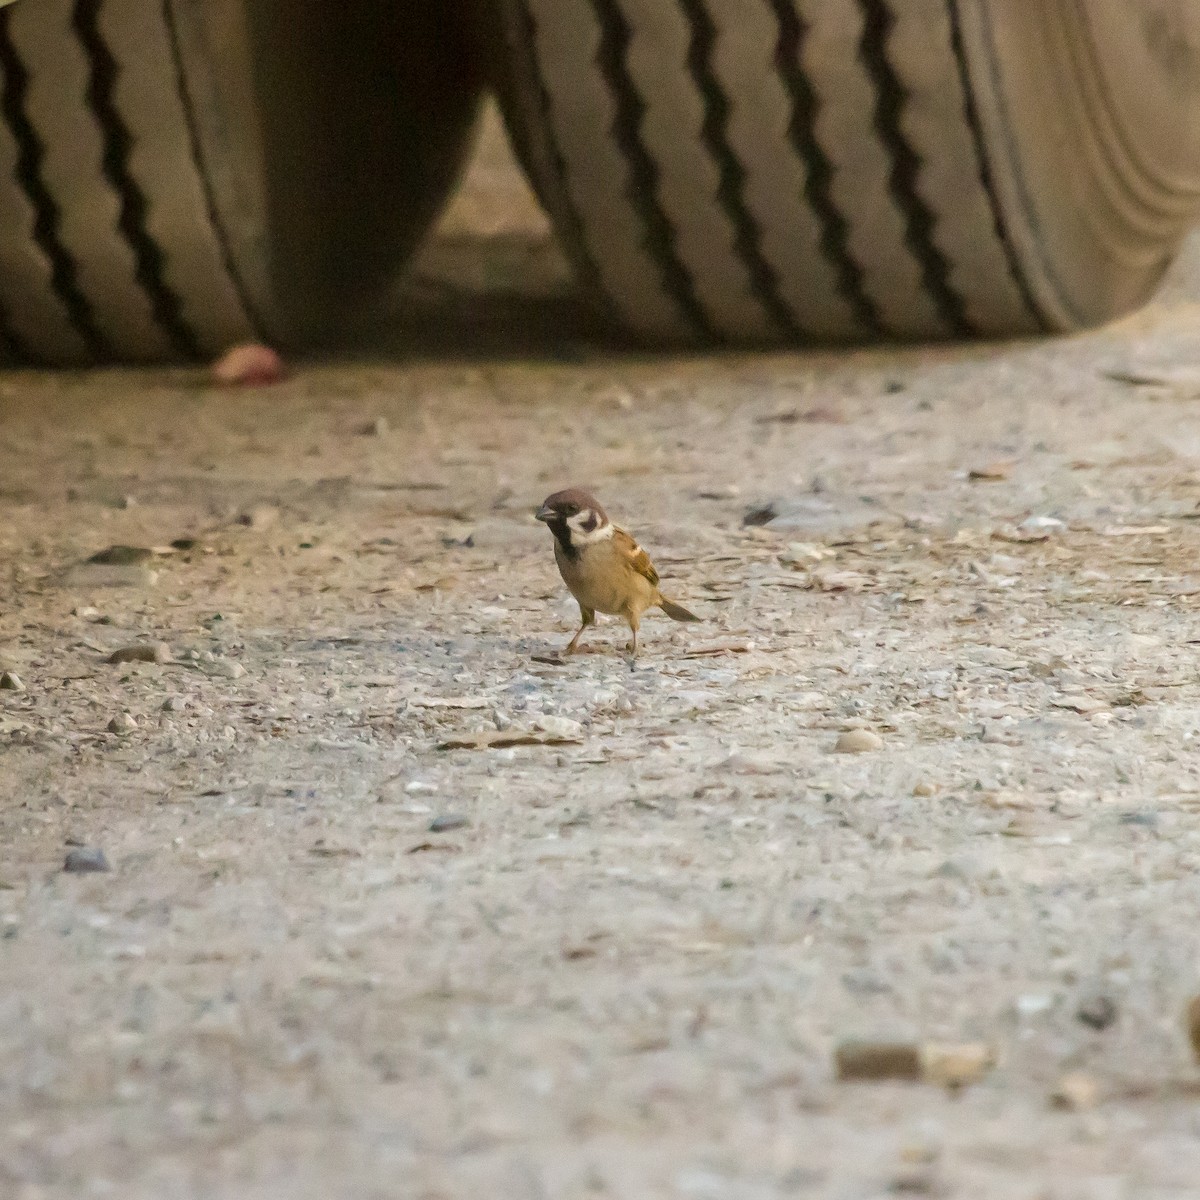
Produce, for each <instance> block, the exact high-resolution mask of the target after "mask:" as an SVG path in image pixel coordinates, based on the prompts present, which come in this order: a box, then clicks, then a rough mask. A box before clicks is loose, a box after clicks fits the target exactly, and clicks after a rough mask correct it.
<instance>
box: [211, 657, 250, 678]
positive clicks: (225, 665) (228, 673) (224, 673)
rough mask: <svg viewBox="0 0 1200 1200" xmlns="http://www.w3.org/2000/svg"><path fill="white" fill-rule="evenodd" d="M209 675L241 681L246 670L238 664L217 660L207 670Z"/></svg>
mask: <svg viewBox="0 0 1200 1200" xmlns="http://www.w3.org/2000/svg"><path fill="white" fill-rule="evenodd" d="M208 673H209V674H210V675H217V676H220V677H221V678H222V679H241V677H242V676H243V675H245V673H246V668H245V667H243V666H242V664H241V663H240V662H229V661H228V660H227V659H223V658H222V659H217V660H216V661H215V662H213V663H212V665H211V666H210V667H209V668H208Z"/></svg>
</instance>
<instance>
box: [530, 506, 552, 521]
mask: <svg viewBox="0 0 1200 1200" xmlns="http://www.w3.org/2000/svg"><path fill="white" fill-rule="evenodd" d="M533 515H534V516H535V517H537V519H538V520H539V521H550V520H553V519H554V509H552V508H547V507H546V506H545V505H544V504H543V505H542V507H541V508H539V509H538V510H537V512H535V513H534V514H533Z"/></svg>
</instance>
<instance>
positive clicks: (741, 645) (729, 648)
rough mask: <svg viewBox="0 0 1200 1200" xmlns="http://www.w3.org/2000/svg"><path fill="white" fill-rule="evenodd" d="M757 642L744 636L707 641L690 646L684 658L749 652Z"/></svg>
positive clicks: (712, 656)
mask: <svg viewBox="0 0 1200 1200" xmlns="http://www.w3.org/2000/svg"><path fill="white" fill-rule="evenodd" d="M754 646H755V643H754V642H750V641H747V640H746V639H744V638H726V639H724V640H723V641H719V642H706V643H704V644H703V645H699V646H689V647H688V648H687V649H686V650H685V651H684V652H683V657H684V658H714V657H716V656H717V655H720V654H748V653H749V652H750V651H752V650H753V649H754Z"/></svg>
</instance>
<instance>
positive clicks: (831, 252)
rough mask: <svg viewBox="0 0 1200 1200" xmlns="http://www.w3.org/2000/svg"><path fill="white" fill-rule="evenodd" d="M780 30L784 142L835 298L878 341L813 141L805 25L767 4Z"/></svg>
mask: <svg viewBox="0 0 1200 1200" xmlns="http://www.w3.org/2000/svg"><path fill="white" fill-rule="evenodd" d="M769 3H770V5H771V8H772V10H773V11H774V13H775V20H776V23H777V24H778V26H779V40H778V42H777V43H776V50H775V68H776V70H777V71H778V72H779V76H780V78H781V79H782V80H783V84H784V87H785V88H786V89H787V93H788V96H789V98H790V99H791V102H792V112H791V116H790V119H789V120H788V140H789V141H790V142H791V144H792V148H793V150H794V151H795V152H796V155H797V156H798V157H799V159H800V161H801V162H803V163H804V166H805V185H804V195H805V199H807V200H808V203H809V205H810V206H811V208H812V210H813V211H814V212H815V213H816V214H817V217H818V219H819V220H820V222H821V240H820V246H821V253H822V254H823V255H824V257H825V260H826V261H827V262H828V263H829V264H830V265H831V266H832V267H833V270H834V277H835V278H836V279H837V291H838V294H839V295H840V296H841V297H842V299H844V300H845V301H846V303H847V304H849V305H850V307H851V309H852V310H853V312H854V315H855V318H856V319H857V320H858V322H859V323H860V324H861V325H862V326H863V327H864V328H865V329H866V330H867V332H869V333H871V334H874V335H876V336H880V335H882V334H883V333H884V332H885V330H884V325H883V321H882V319H881V318H880V315H879V309H878V308H877V307H876V305H875V303H874V301H873V300H872V299H871V297H870V296H869V295H867V291H866V287H865V284H864V279H865V276H864V274H863V270H862V268H861V267H860V266H859V264H858V263H857V262H856V261H855V259H854V255H853V254H851V252H850V222H849V221H848V220H847V219H846V217H845V216H843V214H842V213H841V212H840V211H839V210H838V207H837V204H836V203H835V202H834V199H833V165H832V163H831V162H830V160H829V156H828V155H827V154H826V153H825V151H824V149H823V148H822V147H821V143H820V142H819V141H818V140H817V112H818V109H819V107H820V101H819V100H818V99H817V96H816V93H815V92H814V91H813V87H812V84H811V83H810V82H809V80H808V77H807V76H806V75H805V74H804V71H803V69H802V68H801V66H800V63H801V61H802V54H803V50H804V39H805V38H806V36H807V33H808V26H807V24H806V23H805V22H804V20H803V19H802V18H801V17H800V16H799V15H798V14H797V12H796V6H795V3H794V0H769Z"/></svg>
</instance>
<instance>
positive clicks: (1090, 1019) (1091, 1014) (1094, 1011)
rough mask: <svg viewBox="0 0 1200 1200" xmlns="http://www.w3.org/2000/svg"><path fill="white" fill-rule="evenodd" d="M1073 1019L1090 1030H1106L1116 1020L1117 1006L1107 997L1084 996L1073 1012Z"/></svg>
mask: <svg viewBox="0 0 1200 1200" xmlns="http://www.w3.org/2000/svg"><path fill="white" fill-rule="evenodd" d="M1075 1019H1076V1020H1077V1021H1081V1022H1083V1024H1084V1025H1089V1026H1090V1027H1091V1028H1092V1029H1107V1028H1108V1027H1109V1026H1110V1025H1111V1024H1112V1023H1113V1022H1114V1021H1115V1020H1116V1019H1117V1006H1116V1004H1115V1003H1114V1002H1113V1001H1112V1000H1111V999H1110V998H1109V997H1108V996H1104V995H1099V994H1097V995H1095V996H1085V997H1084V998H1083V999H1082V1000H1081V1001H1080V1002H1079V1007H1078V1008H1077V1009H1076V1010H1075Z"/></svg>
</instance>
